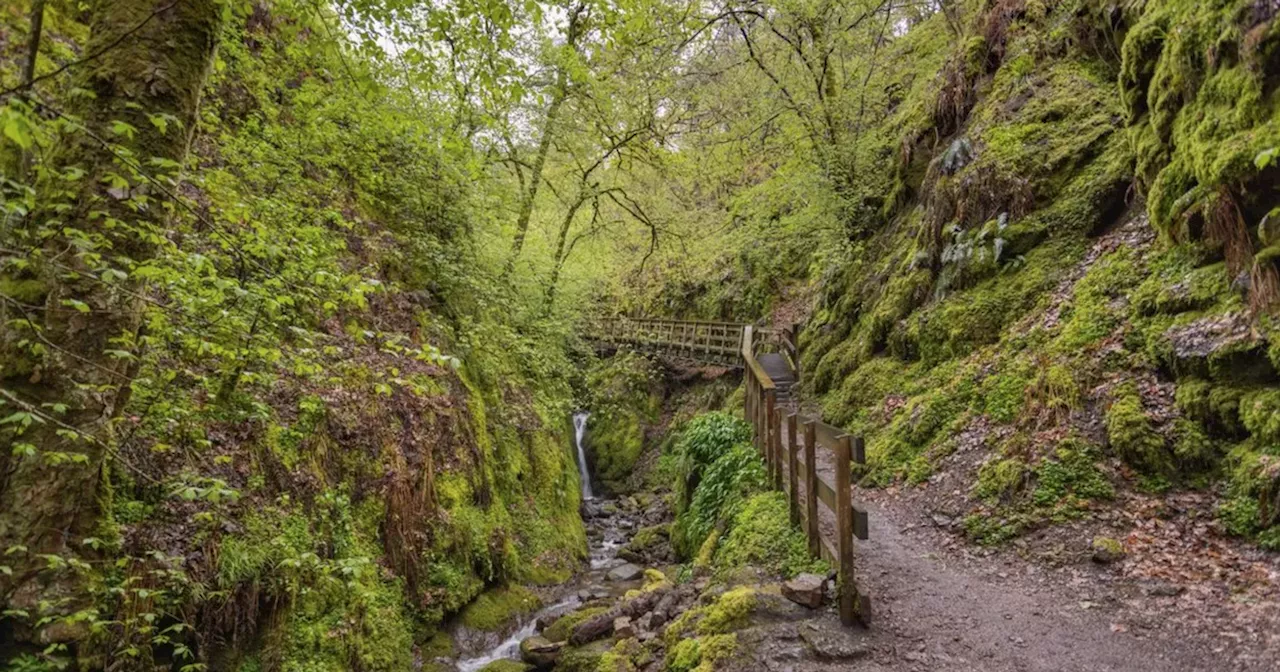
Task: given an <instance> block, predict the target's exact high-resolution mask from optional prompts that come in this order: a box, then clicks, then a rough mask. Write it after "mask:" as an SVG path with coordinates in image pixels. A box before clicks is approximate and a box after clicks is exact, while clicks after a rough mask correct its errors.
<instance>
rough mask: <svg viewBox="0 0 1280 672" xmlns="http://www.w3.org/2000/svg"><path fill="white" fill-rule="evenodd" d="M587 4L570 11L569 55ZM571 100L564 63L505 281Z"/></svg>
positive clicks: (522, 203)
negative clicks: (558, 123)
mask: <svg viewBox="0 0 1280 672" xmlns="http://www.w3.org/2000/svg"><path fill="white" fill-rule="evenodd" d="M585 11H586V5H584V4H581V3H579V4H578V5H575V6H574V8H573V9H572V10H571V11H570V12H569V28H568V30H567V31H566V33H565V48H566V49H567V50H568V53H577V50H578V32H579V22H580V20H581V18H582V14H583V12H585ZM568 97H569V75H568V72H567V70H566V68H565V65H564V64H563V63H562V64H560V65H559V66H557V67H556V83H555V88H554V89H552V91H551V102H550V103H549V104H548V105H547V118H546V119H545V120H544V121H543V124H542V137H540V138H539V139H538V153H537V154H536V155H535V156H534V159H533V166H532V167H531V168H530V169H529V187H528V188H527V189H525V192H524V196H523V198H522V199H521V200H520V212H519V214H517V215H516V237H515V240H514V241H513V242H512V243H511V256H509V257H507V265H506V267H505V268H503V269H502V277H503V278H504V279H505V278H507V277H508V276H510V275H511V272H512V271H514V270H515V267H516V260H517V259H519V258H520V250H521V249H522V248H523V247H524V239H525V236H526V235H527V234H528V232H529V220H530V219H532V218H533V204H534V201H535V200H536V199H537V198H538V186H539V185H540V184H541V183H542V168H543V166H545V165H546V163H547V154H548V153H549V152H550V150H551V141H552V139H554V138H555V125H556V118H557V117H559V116H560V108H561V106H563V105H564V101H565V99H566V98H568Z"/></svg>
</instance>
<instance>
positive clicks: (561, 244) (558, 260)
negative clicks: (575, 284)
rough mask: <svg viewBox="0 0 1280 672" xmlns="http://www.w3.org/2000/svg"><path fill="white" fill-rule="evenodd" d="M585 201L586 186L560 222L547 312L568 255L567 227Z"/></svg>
mask: <svg viewBox="0 0 1280 672" xmlns="http://www.w3.org/2000/svg"><path fill="white" fill-rule="evenodd" d="M586 202H587V192H586V187H585V186H584V187H583V191H579V192H578V198H577V199H575V200H574V201H573V205H571V206H569V211H568V212H566V213H565V214H564V220H563V221H561V222H560V235H559V236H558V237H557V239H556V256H555V265H554V266H553V267H552V269H551V281H550V282H548V283H547V299H546V304H545V309H546V312H547V313H550V312H551V307H552V305H554V304H555V302H556V285H557V284H559V283H560V271H561V270H562V269H563V268H564V262H565V260H566V258H567V257H568V256H569V255H568V254H566V253H565V249H564V248H565V244H566V243H567V242H568V240H569V229H570V228H572V226H573V218H574V217H576V216H577V215H578V210H580V209H581V208H582V204H583V203H586Z"/></svg>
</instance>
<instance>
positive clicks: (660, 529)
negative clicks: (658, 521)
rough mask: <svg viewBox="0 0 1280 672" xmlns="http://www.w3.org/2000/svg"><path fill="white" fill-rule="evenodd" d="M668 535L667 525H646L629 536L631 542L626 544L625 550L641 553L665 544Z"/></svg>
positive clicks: (669, 532) (668, 528)
mask: <svg viewBox="0 0 1280 672" xmlns="http://www.w3.org/2000/svg"><path fill="white" fill-rule="evenodd" d="M670 534H671V531H670V526H669V525H666V524H663V525H646V526H645V527H642V528H640V529H639V530H636V533H635V534H633V535H631V541H628V542H627V548H629V549H631V550H633V551H637V552H641V553H643V552H645V551H648V550H651V549H652V548H654V547H655V546H657V545H659V544H661V543H663V542H665V541H666V540H667V539H668V537H669V536H670Z"/></svg>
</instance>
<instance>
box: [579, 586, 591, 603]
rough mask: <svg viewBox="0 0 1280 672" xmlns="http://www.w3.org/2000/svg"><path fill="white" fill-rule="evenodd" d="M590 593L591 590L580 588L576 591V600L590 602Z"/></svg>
mask: <svg viewBox="0 0 1280 672" xmlns="http://www.w3.org/2000/svg"><path fill="white" fill-rule="evenodd" d="M591 595H592V594H591V591H589V590H587V589H586V588H583V589H582V590H579V591H578V601H579V602H590V601H591Z"/></svg>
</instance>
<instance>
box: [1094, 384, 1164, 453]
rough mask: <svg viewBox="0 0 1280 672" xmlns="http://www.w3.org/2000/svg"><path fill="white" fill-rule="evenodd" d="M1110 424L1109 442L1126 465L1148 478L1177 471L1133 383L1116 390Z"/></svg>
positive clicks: (1110, 413) (1109, 419)
mask: <svg viewBox="0 0 1280 672" xmlns="http://www.w3.org/2000/svg"><path fill="white" fill-rule="evenodd" d="M1106 424H1107V440H1108V441H1109V442H1110V444H1111V448H1112V449H1113V450H1115V451H1116V454H1117V455H1119V456H1120V458H1121V459H1123V460H1124V461H1125V462H1127V463H1129V464H1130V465H1132V466H1134V467H1136V468H1138V469H1140V470H1143V471H1144V472H1146V473H1148V474H1168V473H1171V472H1172V471H1173V463H1172V458H1171V456H1170V454H1169V452H1168V451H1167V450H1166V449H1165V442H1164V438H1163V437H1161V436H1160V435H1159V434H1158V433H1157V432H1156V431H1155V429H1154V428H1153V427H1152V426H1151V420H1150V419H1149V418H1148V417H1147V414H1146V411H1145V410H1144V409H1143V406H1142V398H1141V397H1140V396H1139V394H1138V386H1137V385H1136V384H1135V383H1133V382H1132V381H1130V382H1125V383H1121V384H1120V385H1117V386H1116V388H1115V389H1114V390H1112V393H1111V406H1110V407H1109V408H1108V409H1107V417H1106Z"/></svg>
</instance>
